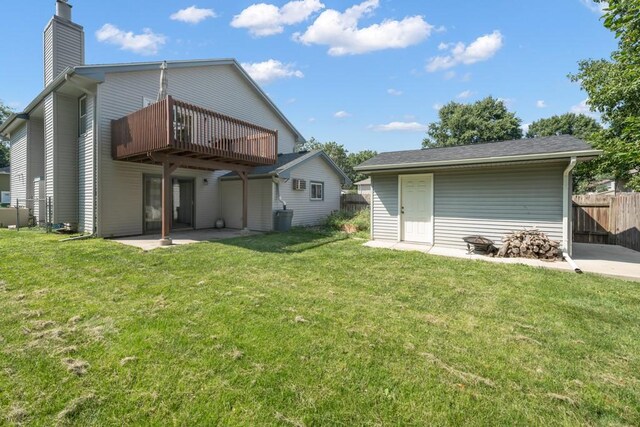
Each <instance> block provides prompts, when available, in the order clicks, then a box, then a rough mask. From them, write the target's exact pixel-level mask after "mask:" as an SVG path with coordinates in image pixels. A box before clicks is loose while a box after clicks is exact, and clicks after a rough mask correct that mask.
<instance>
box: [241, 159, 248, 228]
mask: <svg viewBox="0 0 640 427" xmlns="http://www.w3.org/2000/svg"><path fill="white" fill-rule="evenodd" d="M238 175H240V178H242V230H243V231H247V230H248V229H249V227H248V224H249V222H248V219H249V218H248V216H249V206H248V205H249V175H248V174H247V172H246V171H238Z"/></svg>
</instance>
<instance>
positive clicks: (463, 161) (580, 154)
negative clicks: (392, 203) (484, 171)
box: [354, 150, 602, 171]
mask: <svg viewBox="0 0 640 427" xmlns="http://www.w3.org/2000/svg"><path fill="white" fill-rule="evenodd" d="M600 154H602V151H601V150H582V151H562V152H558V153H543V154H523V155H519V156H498V157H479V158H475V159H460V160H438V161H432V162H428V161H427V162H414V163H397V164H389V165H372V166H360V167H355V168H354V170H356V171H373V170H386V169H393V168H415V167H425V166H442V165H468V164H475V163H478V164H482V163H495V162H516V161H521V160H534V159H535V160H537V159H540V160H542V159H563V158H566V157H571V158H577V157H589V156H598V155H600Z"/></svg>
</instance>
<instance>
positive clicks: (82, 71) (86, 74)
mask: <svg viewBox="0 0 640 427" xmlns="http://www.w3.org/2000/svg"><path fill="white" fill-rule="evenodd" d="M162 63H163V61H154V62H131V63H123V64H95V65H79V66H77V67H68V68H67V69H65V70H64V71H63V72H62V73H60V75H58V76H57V77H56V79H55V80H54V81H53V82H51V83H50V84H49V85H47V87H45V88H44V89H43V90H42V92H40V93H39V94H38V96H36V97H35V98H34V100H33V101H32V102H31V103H30V104H29V105H28V106H27V108H25V110H24V112H23V113H19V114H12V115H11V116H9V118H7V120H5V121H4V122H3V123H2V124H0V134H2V133H4V132H5V131H6V129H7V128H8V127H9V126H10V125H11V124H12V123H13V122H14V121H15V120H16V119H19V118H23V119H24V118H28V114H29V113H30V112H31V110H33V109H34V108H36V107H37V106H38V105H39V104H40V102H41V101H42V100H43V99H44V98H45V97H46V96H47V95H48V94H50V93H51V92H53V91H55V90H56V89H57V88H58V87H60V86H62V85H63V84H64V83H65V82H66V81H67V80H68V79H69V78H70V77H72V76H74V75H77V76H80V77H82V78H84V79H86V80H89V81H93V82H95V83H101V82H103V81H104V78H105V74H106V73H124V72H130V71H150V70H160V66H161V65H162ZM213 65H229V66H232V67H234V68H235V69H236V70H237V71H238V72H239V73H240V74H241V75H242V76H243V77H244V78H245V80H246V81H247V82H248V83H249V85H250V86H251V88H252V89H253V90H254V91H255V92H256V93H257V94H258V96H260V97H261V98H262V99H263V100H264V101H265V102H266V103H267V105H268V106H269V108H270V109H271V110H272V111H273V112H274V113H275V114H276V115H277V116H278V117H279V118H280V119H281V120H282V121H283V122H284V123H285V125H286V126H287V127H288V128H289V129H291V131H292V132H293V133H294V134H295V135H296V139H297V141H298V142H301V143H304V142H305V139H304V136H302V134H301V133H300V131H298V129H296V127H295V126H293V124H292V123H291V122H290V121H289V119H287V118H286V117H285V115H284V114H283V113H282V111H280V109H279V108H278V107H276V105H275V104H274V103H273V101H272V100H271V99H270V98H269V96H267V94H266V93H265V92H264V91H263V90H262V89H261V88H260V86H258V84H257V83H256V82H255V81H254V80H253V79H252V78H251V76H249V74H248V73H247V72H246V70H245V69H244V68H242V66H241V65H240V63H238V61H236V60H235V59H233V58H224V59H199V60H190V61H167V68H168V69H169V70H171V69H177V68H189V67H206V66H213Z"/></svg>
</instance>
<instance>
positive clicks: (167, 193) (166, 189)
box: [160, 162, 177, 246]
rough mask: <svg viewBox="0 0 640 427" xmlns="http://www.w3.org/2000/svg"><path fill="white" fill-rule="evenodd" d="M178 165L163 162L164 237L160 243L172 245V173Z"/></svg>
mask: <svg viewBox="0 0 640 427" xmlns="http://www.w3.org/2000/svg"><path fill="white" fill-rule="evenodd" d="M176 168H177V165H172V164H171V163H169V162H164V163H162V237H161V239H160V245H162V246H169V245H171V237H170V236H169V235H170V233H171V217H172V215H171V207H172V206H171V205H172V203H171V174H172V173H173V172H174V171H175V170H176Z"/></svg>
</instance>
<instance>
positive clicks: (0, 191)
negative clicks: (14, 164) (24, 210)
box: [0, 166, 11, 205]
mask: <svg viewBox="0 0 640 427" xmlns="http://www.w3.org/2000/svg"><path fill="white" fill-rule="evenodd" d="M10 176H11V167H9V166H7V167H4V168H0V204H3V205H4V204H7V203H10V202H11V198H10V195H11V193H10V190H11V179H10Z"/></svg>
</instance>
